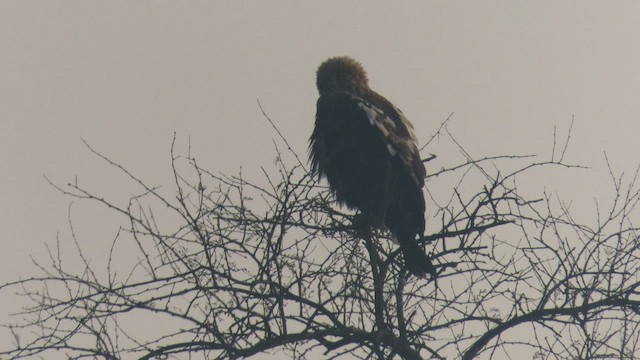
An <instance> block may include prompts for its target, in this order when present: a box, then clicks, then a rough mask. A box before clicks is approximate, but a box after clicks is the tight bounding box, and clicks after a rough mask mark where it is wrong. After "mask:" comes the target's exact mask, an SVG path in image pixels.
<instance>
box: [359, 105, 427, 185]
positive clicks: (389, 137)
mask: <svg viewBox="0 0 640 360" xmlns="http://www.w3.org/2000/svg"><path fill="white" fill-rule="evenodd" d="M354 100H355V101H356V102H357V104H358V107H359V108H360V109H361V110H362V111H363V112H364V113H365V114H366V117H367V119H368V120H369V123H370V125H371V126H374V127H375V128H376V129H377V130H378V131H379V132H380V135H381V136H382V137H383V138H384V143H385V145H386V147H387V151H388V152H389V155H390V156H391V157H392V158H398V159H399V160H400V161H402V163H403V165H404V166H405V168H406V169H407V170H409V171H410V172H411V174H412V176H413V177H414V180H415V181H416V183H417V184H418V185H420V187H422V186H423V185H424V178H425V176H426V171H425V168H424V164H423V163H422V160H421V159H420V152H419V150H418V141H417V138H416V135H415V133H414V130H413V125H412V124H411V122H409V120H408V119H407V118H406V117H405V116H404V114H403V113H402V111H400V109H398V108H396V107H395V106H394V105H393V104H391V103H390V102H389V101H388V100H386V99H385V98H384V97H382V96H380V95H378V94H375V93H374V94H373V96H372V99H371V101H367V100H365V99H362V98H359V97H355V98H354Z"/></svg>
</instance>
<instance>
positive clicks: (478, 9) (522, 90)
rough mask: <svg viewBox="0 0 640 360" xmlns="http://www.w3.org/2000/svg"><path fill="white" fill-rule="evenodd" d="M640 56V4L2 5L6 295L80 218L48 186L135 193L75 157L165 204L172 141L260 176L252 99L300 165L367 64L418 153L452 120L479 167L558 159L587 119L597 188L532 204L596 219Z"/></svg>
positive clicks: (627, 118) (628, 133)
mask: <svg viewBox="0 0 640 360" xmlns="http://www.w3.org/2000/svg"><path fill="white" fill-rule="evenodd" d="M638 39H640V2H638V1H606V2H605V1H563V2H558V1H539V0H537V1H483V2H479V1H478V2H475V1H474V2H471V1H412V2H409V1H406V2H402V3H400V2H393V3H392V2H366V3H365V2H356V1H323V2H313V3H312V2H300V1H268V2H267V1H255V2H245V1H228V2H218V1H215V2H214V1H202V2H200V1H191V2H186V1H171V2H169V1H166V2H160V1H135V2H133V1H108V2H107V1H101V2H98V1H56V2H53V1H29V2H26V1H3V2H0V48H1V49H2V54H0V166H1V171H2V177H0V200H1V201H2V202H1V204H2V205H1V206H0V228H2V229H3V231H2V233H1V234H2V235H1V236H0V241H2V245H3V249H4V250H3V251H2V253H0V264H1V265H0V274H1V275H0V281H7V280H9V279H12V278H15V277H17V276H20V275H23V276H25V275H26V274H29V273H31V266H30V260H29V256H30V255H34V256H36V257H38V258H40V259H44V256H45V252H44V251H43V249H44V244H45V243H50V244H51V243H53V241H55V238H56V234H57V233H58V232H59V233H60V236H61V239H63V240H64V239H65V236H67V234H68V225H67V209H68V207H69V203H70V199H68V198H65V197H64V196H62V195H60V194H59V193H57V192H56V191H55V190H53V189H52V188H51V187H50V186H48V185H47V183H46V181H45V179H44V177H43V175H46V176H47V177H49V178H51V179H52V180H53V181H55V182H57V183H60V184H62V185H64V184H65V183H67V182H69V181H74V179H75V177H76V176H77V179H78V181H79V182H81V183H82V184H84V185H86V186H88V187H89V188H91V189H95V190H96V191H99V192H103V193H105V194H112V195H113V197H114V199H119V200H122V201H126V199H127V198H128V196H129V195H130V194H131V192H132V191H133V190H131V187H128V185H126V184H127V182H126V181H125V180H124V179H123V178H122V176H119V175H117V173H115V172H114V171H112V170H110V169H107V168H106V166H104V164H103V163H101V162H100V161H99V160H98V159H97V158H95V157H94V156H92V155H91V154H90V153H89V152H88V151H87V150H86V149H85V148H84V146H83V145H82V142H81V140H80V139H85V140H86V141H88V142H89V143H90V144H91V145H92V146H94V147H95V148H96V149H98V150H99V151H102V152H103V153H104V154H106V155H108V156H109V157H111V158H112V159H113V160H115V161H117V162H119V163H121V164H123V165H125V166H127V167H128V168H129V169H131V170H133V171H134V172H135V173H136V174H138V175H139V176H140V177H141V178H142V179H145V180H148V181H149V182H150V183H151V184H154V185H160V184H169V185H170V184H171V180H172V179H171V174H170V170H171V169H170V163H169V161H170V157H169V149H170V145H171V140H172V137H173V133H174V132H176V133H177V144H178V147H179V149H180V150H181V151H183V153H184V151H185V149H186V148H187V143H188V141H189V138H190V143H191V152H192V154H193V155H195V156H196V157H197V158H198V159H199V162H200V165H201V166H203V167H206V168H209V169H212V170H214V171H223V172H227V173H232V172H236V171H237V169H238V168H239V167H240V166H242V167H243V168H244V169H248V170H247V171H251V169H254V170H255V169H257V167H258V166H259V165H261V164H269V163H270V162H271V161H272V158H273V155H274V153H273V146H272V137H273V136H274V134H273V133H272V132H271V130H270V126H269V125H268V123H267V122H266V121H265V120H264V118H263V117H262V115H261V112H260V109H259V108H258V106H257V102H256V100H257V99H259V100H260V102H261V103H262V105H263V107H264V109H265V110H266V111H267V113H268V114H269V116H270V117H271V118H272V119H273V120H274V121H276V122H277V124H278V125H279V127H280V129H281V131H282V132H283V133H284V134H285V136H287V137H288V139H289V140H290V141H291V143H292V145H293V147H294V148H295V149H296V150H297V151H298V152H299V153H300V154H301V155H305V154H306V144H307V138H308V135H309V134H310V132H311V128H312V125H313V120H314V113H315V100H316V98H317V93H316V90H315V84H314V81H315V78H314V77H315V69H316V67H317V66H318V65H319V64H320V62H322V61H323V60H324V59H326V58H327V57H329V56H333V55H351V56H353V57H355V58H356V59H358V60H359V61H360V62H362V64H363V65H364V67H365V69H367V71H368V73H369V77H370V79H371V85H372V87H373V88H374V89H376V90H377V91H378V92H380V93H381V94H383V95H385V96H387V97H388V98H389V99H391V100H392V101H393V102H394V103H395V104H396V105H397V106H399V107H400V108H402V109H403V111H404V113H405V114H406V115H407V116H408V117H409V119H410V120H411V121H412V122H413V123H414V125H415V127H416V133H417V134H418V137H419V138H422V139H426V138H428V137H429V136H430V135H431V134H432V133H433V132H435V131H436V130H437V128H438V126H439V124H440V123H441V122H442V121H443V120H444V119H445V118H447V116H448V115H449V114H450V113H454V116H453V119H452V121H451V123H450V125H449V127H450V129H451V130H452V132H453V133H454V134H455V135H456V137H457V139H458V140H459V141H460V142H461V143H462V144H463V145H464V146H465V148H466V149H467V151H469V152H470V153H471V154H472V155H474V156H476V157H481V156H485V155H496V154H504V153H517V154H538V155H540V156H541V158H543V159H548V158H549V156H550V152H551V146H552V142H553V138H552V135H553V130H554V126H557V127H558V132H559V133H560V134H561V135H563V136H564V134H566V131H567V129H568V127H569V124H570V121H571V117H572V115H573V114H575V124H574V131H573V134H572V138H571V144H570V147H569V150H568V153H567V159H568V160H569V161H570V162H572V163H580V164H583V165H587V166H592V167H593V170H591V171H590V172H588V173H581V174H580V175H578V176H575V177H572V176H559V177H556V176H555V175H553V174H552V175H549V174H545V175H544V176H542V175H541V176H540V179H539V185H540V186H542V187H544V188H547V189H552V190H557V191H559V193H560V195H561V196H563V197H565V198H568V199H569V200H572V201H575V202H577V203H578V204H580V206H583V204H584V206H592V205H593V199H594V197H599V196H606V195H603V194H609V193H607V191H608V190H609V188H610V183H609V182H607V180H606V179H607V174H606V170H605V164H604V157H603V152H604V151H605V150H606V151H607V153H608V155H609V159H610V160H612V161H611V162H612V164H613V167H614V170H615V171H618V172H621V171H626V172H631V171H633V169H634V168H635V167H636V166H637V165H638V163H639V162H640V161H639V159H638V156H637V154H638V150H640V145H639V142H638V138H639V137H640V124H639V121H638V120H639V119H638V118H639V116H640V101H638V99H637V98H638V95H639V94H640V65H639V64H640V43H639V42H638ZM434 151H435V152H436V153H437V154H438V156H439V158H438V159H439V160H438V161H441V162H445V161H447V159H449V157H448V156H449V155H451V154H443V153H438V152H437V148H434V149H427V150H426V152H434ZM431 166H439V165H438V163H434V164H432V165H431ZM585 174H586V175H585ZM168 190H170V188H169V189H168ZM85 205H86V204H82V203H80V202H77V201H76V202H75V203H74V205H73V206H72V216H73V218H74V221H76V222H77V224H76V225H77V231H78V232H79V234H80V235H81V237H82V238H83V241H84V245H86V246H88V247H90V248H94V249H103V248H105V246H108V244H109V242H110V240H111V239H112V238H113V236H114V235H115V231H116V230H117V222H116V221H115V220H114V219H113V218H111V217H109V216H108V213H107V212H105V211H104V210H102V209H99V208H97V207H91V206H85ZM114 224H116V225H114ZM96 251H98V250H96ZM0 341H2V340H0Z"/></svg>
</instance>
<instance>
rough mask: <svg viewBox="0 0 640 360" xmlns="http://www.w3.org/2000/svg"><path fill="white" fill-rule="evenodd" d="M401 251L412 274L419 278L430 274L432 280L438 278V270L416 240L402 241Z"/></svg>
mask: <svg viewBox="0 0 640 360" xmlns="http://www.w3.org/2000/svg"><path fill="white" fill-rule="evenodd" d="M398 241H399V242H400V249H401V250H402V255H403V256H404V263H405V265H407V268H409V271H411V273H412V274H414V275H415V276H418V277H424V276H425V275H427V274H429V275H431V277H432V278H434V279H435V278H436V268H435V267H434V266H433V263H432V262H431V260H430V259H429V257H428V256H427V254H426V253H425V252H424V249H422V248H421V247H420V246H419V245H418V243H417V242H416V240H415V239H401V238H398Z"/></svg>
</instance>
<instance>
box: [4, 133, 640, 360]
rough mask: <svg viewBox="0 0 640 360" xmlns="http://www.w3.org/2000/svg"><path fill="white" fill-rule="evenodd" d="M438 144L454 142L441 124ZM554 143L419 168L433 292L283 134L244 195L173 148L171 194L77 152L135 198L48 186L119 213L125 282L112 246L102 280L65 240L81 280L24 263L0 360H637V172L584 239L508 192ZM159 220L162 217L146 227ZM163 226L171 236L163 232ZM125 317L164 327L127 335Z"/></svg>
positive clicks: (553, 209)
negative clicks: (60, 359)
mask: <svg viewBox="0 0 640 360" xmlns="http://www.w3.org/2000/svg"><path fill="white" fill-rule="evenodd" d="M437 135H442V136H449V138H450V139H451V140H452V141H453V142H454V143H455V139H454V138H453V136H451V135H450V134H448V131H447V130H446V121H445V123H443V126H442V127H441V128H440V129H439V131H438V134H437ZM568 140H569V138H567V139H566V142H565V143H564V144H563V146H562V149H560V147H558V149H557V150H556V149H555V145H554V151H553V155H552V157H551V160H548V161H542V162H534V161H533V158H531V157H526V156H515V155H507V156H492V157H484V158H480V159H473V158H472V157H471V156H470V155H468V154H467V153H466V152H465V151H464V150H463V148H462V147H459V150H460V151H461V152H463V153H464V154H465V156H466V159H467V160H466V161H464V162H462V163H459V164H454V165H451V166H449V167H445V168H442V169H440V170H437V171H431V173H430V175H429V176H428V178H427V189H428V191H430V192H433V190H432V189H431V187H430V184H431V183H433V182H435V181H439V180H440V179H446V183H447V184H449V193H450V196H449V197H448V200H447V201H445V202H444V203H442V204H441V203H439V202H438V201H437V200H436V199H435V197H434V196H432V198H431V201H430V203H431V204H432V205H433V204H435V206H437V211H436V212H435V213H432V214H430V215H431V221H432V222H434V223H435V220H436V219H437V222H438V223H439V224H440V225H439V226H438V227H437V228H434V227H433V226H431V228H430V234H428V235H426V236H424V238H423V240H422V241H423V243H424V244H425V245H426V248H427V250H428V252H429V253H430V254H431V256H432V258H433V260H434V263H435V264H436V266H437V268H438V278H437V279H430V278H424V279H422V278H416V277H412V276H409V275H408V273H407V271H406V269H404V268H403V265H402V260H401V259H402V257H401V256H399V252H398V249H397V247H396V246H395V245H393V244H392V243H391V241H388V236H387V235H388V234H386V233H384V232H376V233H374V234H373V236H371V237H370V238H365V239H362V238H359V237H358V234H357V233H356V232H355V231H354V230H353V229H352V226H351V221H352V219H353V215H354V214H352V213H351V212H349V211H346V210H345V209H342V208H339V207H337V206H335V204H334V203H333V199H332V197H331V196H330V194H329V192H328V189H327V188H326V187H324V186H323V184H318V183H317V181H316V179H315V178H314V177H313V176H312V175H311V174H309V172H308V171H307V170H306V167H305V164H304V162H303V161H301V160H300V159H299V158H298V156H297V155H296V154H295V152H293V150H291V147H289V145H288V144H287V143H286V140H284V138H281V142H280V144H281V146H282V144H283V145H284V146H285V147H286V148H287V150H286V151H279V150H278V149H277V148H276V153H277V158H276V161H275V166H274V169H273V170H267V169H263V174H264V177H263V178H262V179H260V180H258V181H252V180H249V179H246V178H245V177H244V176H243V175H242V174H239V175H235V176H227V175H221V174H217V173H213V172H210V171H207V170H206V169H203V168H202V167H200V166H199V165H198V162H197V161H196V160H195V159H194V158H192V157H191V156H190V155H189V156H186V157H184V158H183V157H179V156H177V155H176V154H175V151H174V146H173V145H172V151H171V154H172V158H171V164H172V168H173V174H174V184H173V187H174V189H175V192H174V193H173V195H172V196H166V195H163V194H162V193H161V191H159V189H158V188H156V187H152V186H150V185H147V184H146V183H145V182H143V181H142V180H140V179H139V178H138V177H137V176H135V175H134V174H133V173H132V172H131V171H129V170H127V169H126V168H125V167H123V166H122V165H120V164H118V163H116V162H114V161H112V160H111V159H109V158H108V157H106V156H104V155H102V154H100V153H98V152H97V151H95V150H94V149H93V148H91V147H89V145H87V147H88V148H89V150H90V151H92V152H93V153H94V154H96V155H97V156H98V157H99V158H101V159H102V160H104V161H105V162H106V164H108V165H109V166H111V167H113V168H114V169H116V170H117V171H119V172H122V173H123V174H125V175H126V176H128V177H129V178H130V180H131V181H132V182H133V183H135V184H137V185H138V186H139V189H140V191H139V193H137V194H134V195H133V196H131V198H130V200H129V202H128V203H127V204H124V205H118V204H117V203H116V202H115V201H111V200H109V199H106V198H104V197H102V196H101V195H100V194H95V193H92V192H91V191H89V190H87V189H86V188H84V187H82V186H80V185H78V184H77V183H71V184H68V185H67V186H64V187H62V186H57V185H54V186H56V188H57V189H58V190H59V191H61V192H63V193H64V194H66V195H68V196H70V197H71V198H74V199H82V200H86V201H91V202H95V203H99V204H102V205H104V206H105V207H106V208H108V209H110V211H112V212H115V213H119V214H121V215H122V216H123V218H124V219H126V221H127V225H126V226H123V227H122V228H121V229H120V231H119V232H118V235H117V236H116V238H115V239H114V241H113V249H116V248H117V247H118V246H119V244H120V243H121V242H128V243H129V244H130V245H131V244H132V245H133V246H129V247H128V249H129V250H128V251H129V252H131V250H130V249H132V248H133V249H136V252H137V253H136V254H135V256H136V258H137V261H136V262H135V264H134V265H133V266H131V267H130V268H128V269H123V268H121V266H119V265H118V262H119V259H118V255H117V251H116V250H112V252H111V253H110V254H108V255H106V256H107V257H108V262H107V267H106V269H98V268H95V266H92V263H91V259H89V258H87V256H85V255H83V254H84V252H83V249H82V246H81V245H80V244H81V243H82V239H78V238H76V236H75V234H74V233H73V232H72V239H70V240H73V241H74V244H76V245H75V246H76V249H77V254H78V259H80V260H81V262H82V264H83V266H82V267H81V268H80V270H78V269H74V266H69V264H67V263H66V262H65V261H63V260H62V256H61V254H60V250H59V248H60V247H59V246H58V247H56V248H55V249H53V250H51V257H50V263H48V264H46V265H40V264H39V266H40V268H41V271H42V276H40V277H34V278H30V279H26V280H20V281H16V282H13V283H10V284H5V285H3V286H2V287H1V289H2V290H3V291H4V292H7V291H13V292H17V293H18V295H20V296H22V297H23V298H24V303H25V307H24V311H23V312H22V313H20V314H17V315H16V320H15V323H14V324H7V325H6V326H7V327H8V328H9V329H10V330H11V331H12V333H13V334H14V339H13V344H12V345H11V346H10V347H8V348H5V349H2V350H1V352H0V354H1V356H3V357H11V358H23V357H31V356H35V355H41V356H47V354H53V353H55V352H57V353H61V354H65V356H68V357H72V358H106V359H123V358H134V357H135V358H140V359H168V358H198V357H200V358H207V359H213V358H225V359H226V358H248V357H251V356H253V355H257V354H263V353H273V352H280V355H282V354H285V355H286V356H288V357H291V358H308V357H312V356H313V355H316V356H320V357H323V358H342V357H345V358H347V357H348V358H363V359H365V358H378V359H387V358H403V359H425V358H436V359H444V358H462V359H473V358H476V357H482V358H498V357H509V356H508V354H509V352H513V351H527V352H528V353H530V354H533V356H535V357H536V358H540V359H543V358H544V359H585V358H589V359H593V358H619V359H632V358H638V357H640V329H639V327H640V293H639V291H640V290H639V289H638V287H639V286H640V279H639V278H638V269H639V267H640V261H639V258H638V257H639V255H640V250H639V246H640V240H639V236H638V229H637V228H636V227H635V226H634V225H633V223H632V218H633V211H634V210H635V207H636V205H637V203H638V200H639V199H640V190H639V188H638V186H637V184H636V180H637V173H636V174H634V176H633V177H632V178H631V179H628V180H627V179H625V178H624V176H620V177H617V176H614V174H613V173H612V174H611V180H612V184H613V190H614V191H613V193H614V198H613V202H612V203H611V206H610V207H608V208H602V209H599V212H598V215H599V217H598V220H597V223H596V224H594V225H592V226H587V225H583V224H579V223H578V222H577V221H575V220H574V218H573V216H572V213H571V211H570V209H569V208H568V206H566V205H565V204H564V203H563V202H562V201H560V200H559V199H557V198H556V197H555V196H552V195H549V194H546V193H543V194H541V195H540V196H539V197H535V198H525V197H524V196H523V195H521V193H522V192H521V191H519V189H518V187H517V182H516V179H517V178H519V177H522V176H524V175H525V174H526V173H527V172H529V171H532V169H535V168H544V169H546V168H551V167H560V168H562V169H565V170H566V171H568V170H567V168H571V167H572V166H571V165H567V164H565V163H564V160H563V159H564V153H565V150H566V145H567V143H568ZM174 143H175V140H174ZM291 164H293V165H291ZM185 166H186V167H188V169H189V170H184V169H183V168H184V167H185ZM507 168H512V170H510V171H505V170H504V169H507ZM180 169H183V170H180ZM499 169H501V170H502V171H500V170H499ZM478 179H482V181H478ZM439 195H442V194H439ZM438 198H439V199H442V198H444V197H443V196H438ZM159 212H163V213H167V212H168V214H171V216H172V218H171V219H172V220H171V221H170V222H164V220H163V221H159V220H158V216H159V215H158V213H159ZM162 217H163V219H164V218H165V217H166V214H164V215H162ZM167 224H176V226H175V227H172V228H170V229H169V230H161V229H164V228H166V227H168V226H166V225H167ZM64 241H67V240H64ZM58 245H59V244H58ZM129 255H131V254H129ZM132 318H134V319H139V320H136V322H144V323H145V325H144V326H143V327H142V328H143V329H144V328H145V327H146V328H147V329H150V328H155V327H159V328H161V329H162V331H159V330H158V331H140V330H139V329H140V324H132V321H131V319H132ZM159 324H161V326H160V325H159ZM135 325H138V327H137V328H136V326H135ZM136 329H137V330H136Z"/></svg>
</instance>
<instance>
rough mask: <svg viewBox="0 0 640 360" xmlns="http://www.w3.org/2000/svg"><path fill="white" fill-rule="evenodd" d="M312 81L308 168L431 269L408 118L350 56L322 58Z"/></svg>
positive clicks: (414, 262) (420, 174) (411, 262)
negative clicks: (314, 99) (315, 95)
mask: <svg viewBox="0 0 640 360" xmlns="http://www.w3.org/2000/svg"><path fill="white" fill-rule="evenodd" d="M316 81H317V82H316V85H317V87H318V91H319V93H320V98H319V99H318V103H317V113H316V122H315V128H314V130H313V133H312V135H311V138H310V146H309V152H310V158H311V163H312V168H313V170H314V171H316V172H317V173H318V174H319V175H320V176H321V177H325V178H326V179H327V180H328V182H329V186H330V188H331V190H332V192H333V193H334V194H335V196H336V199H337V200H338V202H340V203H342V204H345V205H347V206H348V207H350V208H355V209H358V210H360V212H361V214H362V215H363V217H364V218H365V219H366V221H367V223H368V226H371V227H377V228H381V227H386V228H388V229H389V230H390V231H391V233H392V234H393V235H394V236H395V237H396V239H397V240H398V242H399V244H400V248H401V250H402V253H403V256H404V260H405V264H406V265H407V267H408V268H409V270H410V271H411V272H412V273H413V274H415V275H417V276H424V275H425V274H426V273H429V274H431V275H432V276H435V269H434V267H433V265H432V263H431V261H430V260H429V258H428V257H427V255H426V254H425V252H424V250H423V249H422V248H421V247H420V246H419V245H418V242H417V240H416V235H418V236H422V234H423V233H424V226H425V221H424V211H425V203H424V196H423V194H422V187H423V186H424V178H425V174H426V173H425V168H424V165H423V163H422V161H421V159H420V154H419V152H418V146H417V142H416V137H415V134H414V133H413V126H412V125H411V123H410V122H409V120H407V118H406V117H405V116H404V115H403V114H402V112H401V111H400V110H399V109H398V108H396V107H395V106H393V104H391V103H390V102H389V101H388V100H387V99H385V98H384V97H382V96H381V95H379V94H378V93H376V92H375V91H373V90H371V89H370V88H369V85H368V79H367V74H366V72H365V71H364V69H363V67H362V65H360V64H359V63H358V62H357V61H355V60H353V59H351V58H349V57H334V58H330V59H328V60H327V61H325V62H324V63H322V64H321V65H320V67H319V68H318V72H317V80H316Z"/></svg>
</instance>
